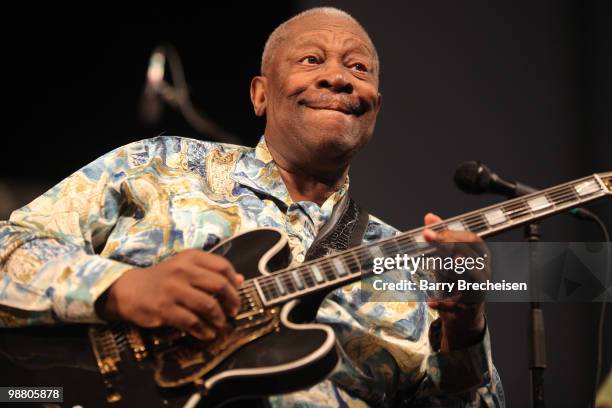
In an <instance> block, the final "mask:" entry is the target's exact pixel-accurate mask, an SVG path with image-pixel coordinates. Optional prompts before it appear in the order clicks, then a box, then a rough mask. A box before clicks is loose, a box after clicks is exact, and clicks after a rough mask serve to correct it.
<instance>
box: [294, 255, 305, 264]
mask: <svg viewBox="0 0 612 408" xmlns="http://www.w3.org/2000/svg"><path fill="white" fill-rule="evenodd" d="M295 259H297V261H298V262H304V254H299V255H298V256H296V257H295Z"/></svg>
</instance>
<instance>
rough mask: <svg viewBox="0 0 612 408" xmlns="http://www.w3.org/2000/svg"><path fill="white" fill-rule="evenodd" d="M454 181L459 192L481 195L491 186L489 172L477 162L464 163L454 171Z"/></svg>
mask: <svg viewBox="0 0 612 408" xmlns="http://www.w3.org/2000/svg"><path fill="white" fill-rule="evenodd" d="M454 180H455V184H456V185H457V187H459V189H461V191H464V192H466V193H469V194H482V193H485V192H487V189H488V188H489V186H490V184H491V170H489V168H488V167H487V166H485V165H484V164H482V163H480V162H478V161H474V160H472V161H466V162H463V163H461V164H460V165H459V166H458V167H457V169H456V170H455V177H454Z"/></svg>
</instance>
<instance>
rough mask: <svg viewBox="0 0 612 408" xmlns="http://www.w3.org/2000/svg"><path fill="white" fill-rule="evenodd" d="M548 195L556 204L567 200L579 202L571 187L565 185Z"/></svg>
mask: <svg viewBox="0 0 612 408" xmlns="http://www.w3.org/2000/svg"><path fill="white" fill-rule="evenodd" d="M548 197H549V198H550V199H551V200H552V201H553V203H554V204H555V205H556V206H562V205H564V204H566V203H568V202H572V201H576V204H578V203H579V198H578V195H577V194H576V191H575V190H574V188H573V187H571V186H567V187H564V188H563V189H560V190H558V191H555V192H551V193H549V194H548Z"/></svg>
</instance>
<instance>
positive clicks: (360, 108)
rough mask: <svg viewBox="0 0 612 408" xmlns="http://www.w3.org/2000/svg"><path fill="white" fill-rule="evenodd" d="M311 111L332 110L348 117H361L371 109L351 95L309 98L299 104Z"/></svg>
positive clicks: (323, 95) (322, 95)
mask: <svg viewBox="0 0 612 408" xmlns="http://www.w3.org/2000/svg"><path fill="white" fill-rule="evenodd" d="M298 104H300V105H304V106H307V107H309V108H311V109H332V110H337V111H340V112H343V113H346V114H347V115H355V116H361V115H363V114H364V113H366V112H367V111H369V110H370V109H371V106H370V104H368V103H367V102H365V101H362V100H360V99H359V98H358V97H355V96H350V95H342V94H340V95H332V94H320V95H317V96H314V97H307V98H304V99H302V100H300V101H299V102H298Z"/></svg>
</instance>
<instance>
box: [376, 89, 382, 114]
mask: <svg viewBox="0 0 612 408" xmlns="http://www.w3.org/2000/svg"><path fill="white" fill-rule="evenodd" d="M380 105H382V94H381V93H380V92H379V93H378V103H377V104H376V114H377V115H378V111H380Z"/></svg>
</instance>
